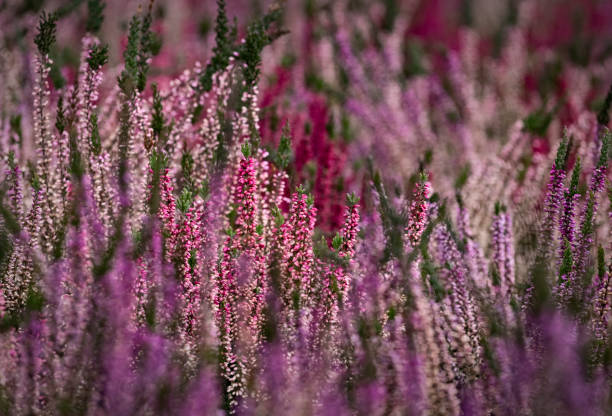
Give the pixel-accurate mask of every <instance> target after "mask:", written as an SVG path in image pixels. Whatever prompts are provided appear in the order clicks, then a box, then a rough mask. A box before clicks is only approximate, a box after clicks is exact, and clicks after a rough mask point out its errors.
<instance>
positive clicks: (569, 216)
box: [559, 158, 581, 258]
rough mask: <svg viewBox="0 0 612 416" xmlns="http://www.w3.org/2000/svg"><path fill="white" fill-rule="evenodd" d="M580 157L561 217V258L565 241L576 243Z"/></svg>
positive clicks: (566, 194)
mask: <svg viewBox="0 0 612 416" xmlns="http://www.w3.org/2000/svg"><path fill="white" fill-rule="evenodd" d="M580 168H581V166H580V158H578V159H576V164H575V165H574V169H573V170H572V177H571V179H570V184H569V188H567V189H566V190H565V194H564V201H563V210H562V212H561V217H560V218H559V231H560V232H559V238H560V241H561V243H562V244H560V245H559V247H560V253H559V258H563V252H564V251H565V241H567V242H569V243H570V244H573V243H574V232H575V230H574V228H575V224H574V216H575V207H576V204H577V202H578V198H579V197H580V195H579V194H578V182H579V181H580Z"/></svg>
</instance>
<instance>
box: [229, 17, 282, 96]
mask: <svg viewBox="0 0 612 416" xmlns="http://www.w3.org/2000/svg"><path fill="white" fill-rule="evenodd" d="M280 17H281V11H280V9H274V10H272V11H270V12H269V13H267V14H266V15H264V16H263V17H262V18H261V19H258V20H256V21H254V22H252V23H251V24H250V25H249V26H248V28H247V34H246V37H245V39H244V43H242V44H241V45H240V46H239V47H238V58H239V59H240V60H241V61H243V62H244V64H245V68H244V70H243V75H244V80H245V83H246V88H247V89H251V88H252V87H253V86H254V85H256V84H257V81H258V80H259V73H260V71H259V66H260V64H261V51H262V50H263V48H264V47H266V46H267V45H269V44H270V43H272V42H273V41H274V40H275V39H277V38H278V37H280V36H282V35H283V34H285V33H286V32H284V31H279V30H277V31H275V32H270V31H269V29H270V27H271V26H272V24H273V23H275V22H278V21H279V20H280Z"/></svg>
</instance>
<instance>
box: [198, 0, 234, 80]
mask: <svg viewBox="0 0 612 416" xmlns="http://www.w3.org/2000/svg"><path fill="white" fill-rule="evenodd" d="M231 54H232V40H231V38H230V36H229V26H228V21H227V13H226V11H225V0H217V20H216V22H215V47H214V48H213V57H212V59H211V60H210V62H209V63H208V65H206V69H205V70H204V73H203V74H202V76H201V77H200V86H201V87H202V89H203V90H204V91H210V89H211V88H212V77H213V75H214V74H215V73H216V72H218V71H222V70H224V69H225V68H226V67H227V65H228V64H229V58H230V55H231Z"/></svg>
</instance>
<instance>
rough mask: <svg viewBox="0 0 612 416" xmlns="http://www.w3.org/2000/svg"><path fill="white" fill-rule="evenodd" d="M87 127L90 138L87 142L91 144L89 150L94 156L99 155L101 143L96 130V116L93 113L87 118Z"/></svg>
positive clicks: (98, 132) (98, 131)
mask: <svg viewBox="0 0 612 416" xmlns="http://www.w3.org/2000/svg"><path fill="white" fill-rule="evenodd" d="M89 125H90V128H91V137H90V138H89V141H90V143H91V150H92V152H93V154H94V155H99V154H100V152H101V151H102V141H101V140H100V130H99V129H98V115H97V114H96V113H93V114H92V115H91V117H90V118H89Z"/></svg>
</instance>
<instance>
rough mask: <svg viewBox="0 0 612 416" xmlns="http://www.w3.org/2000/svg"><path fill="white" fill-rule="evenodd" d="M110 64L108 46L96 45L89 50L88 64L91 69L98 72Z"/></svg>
mask: <svg viewBox="0 0 612 416" xmlns="http://www.w3.org/2000/svg"><path fill="white" fill-rule="evenodd" d="M107 62H108V45H100V44H95V45H93V46H92V47H91V49H90V50H89V57H88V58H87V64H88V65H89V67H90V68H91V69H92V70H94V71H97V70H98V69H100V68H101V67H102V66H103V65H105V64H106V63H107Z"/></svg>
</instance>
